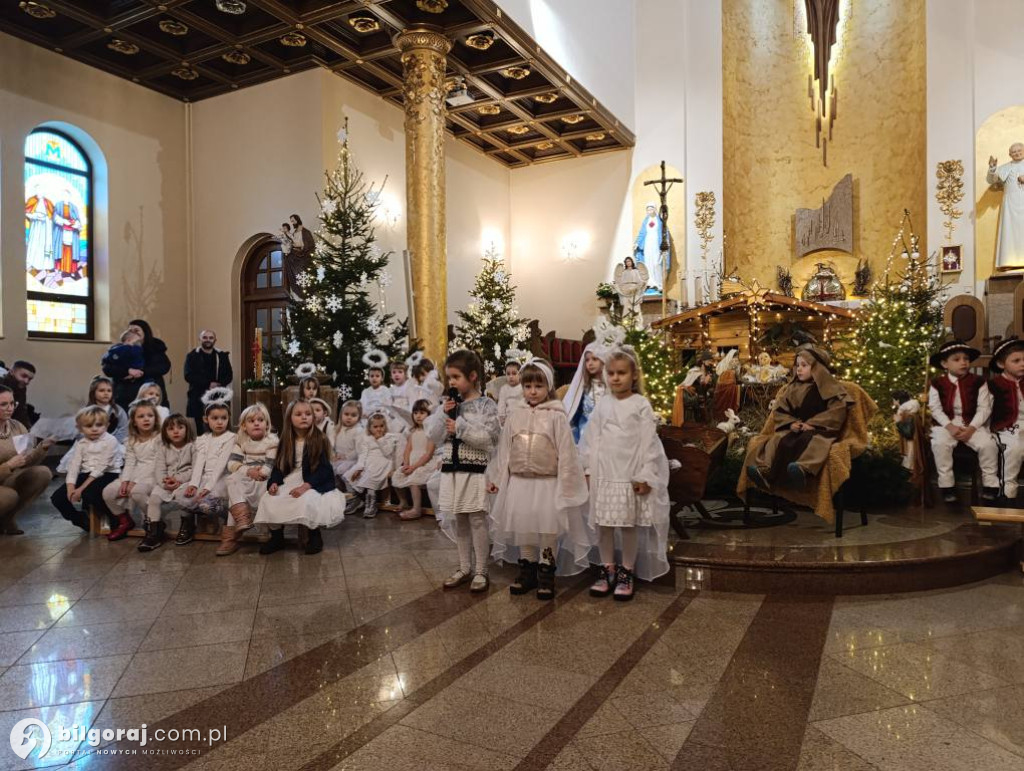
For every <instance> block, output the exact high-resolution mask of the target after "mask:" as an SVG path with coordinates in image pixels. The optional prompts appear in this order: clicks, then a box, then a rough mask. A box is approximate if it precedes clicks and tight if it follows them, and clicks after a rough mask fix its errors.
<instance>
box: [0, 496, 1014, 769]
mask: <svg viewBox="0 0 1024 771" xmlns="http://www.w3.org/2000/svg"><path fill="white" fill-rule="evenodd" d="M22 525H23V526H24V528H25V529H26V531H27V534H26V535H23V536H16V537H2V538H0V769H18V768H34V767H41V766H48V765H51V766H56V765H62V764H71V765H73V766H75V767H76V768H81V769H87V768H88V769H91V768H103V769H106V768H124V769H140V768H145V769H177V768H182V767H185V766H187V767H188V768H190V769H225V770H226V769H275V770H276V769H281V770H283V771H287V770H290V769H303V770H304V771H315V770H319V769H323V771H327V770H328V769H367V770H370V769H373V770H377V769H388V770H398V771H400V770H402V769H416V770H417V771H419V770H421V769H542V768H549V769H559V770H560V771H576V770H585V769H594V770H595V771H597V770H599V769H614V770H615V771H621V770H622V769H668V768H673V769H701V770H702V771H703V770H707V771H718V770H719V769H723V770H724V769H735V770H737V771H738V770H746V769H751V770H752V771H753V770H755V769H756V770H757V771H765V770H767V771H774V770H775V769H778V770H780V771H782V770H783V769H799V770H800V771H868V770H869V769H884V770H886V771H889V770H896V769H900V770H902V769H921V770H922V771H925V770H927V771H937V770H944V769H949V770H954V769H955V770H965V771H966V770H968V769H970V770H972V771H973V770H974V769H978V770H979V771H980V770H984V771H1010V770H1011V769H1015V770H1019V769H1024V576H1022V575H1021V574H1020V573H1018V572H1007V573H1005V574H1003V575H1001V576H998V577H996V578H994V579H990V580H988V581H985V582H982V583H978V584H972V585H968V586H964V587H960V588H956V589H947V590H941V591H935V592H926V593H919V594H913V595H890V596H871V597H841V598H833V597H787V596H780V595H743V594H726V593H715V592H709V591H701V590H699V589H694V588H689V589H687V588H684V587H683V582H682V581H681V580H680V581H679V587H678V588H677V586H676V585H675V583H674V579H673V580H672V581H662V582H660V583H658V584H657V585H642V586H641V588H640V591H639V594H638V596H637V598H636V600H635V601H634V602H632V603H616V602H613V601H611V600H608V599H605V600H599V599H592V598H590V597H589V596H588V594H587V586H588V580H587V578H586V577H585V576H580V577H576V578H567V579H564V580H560V593H559V596H558V598H557V599H556V600H555V601H554V602H552V603H541V602H539V601H537V600H536V599H535V598H534V597H532V596H526V597H511V596H510V595H509V593H508V591H507V590H506V586H507V584H508V582H509V580H510V578H511V571H510V570H509V569H507V568H506V569H496V570H494V571H493V573H492V578H493V585H492V588H491V590H490V591H489V592H488V593H486V594H483V595H472V594H470V593H469V592H468V590H465V589H460V590H455V591H451V592H444V591H442V590H441V589H440V582H441V579H442V578H443V577H444V576H445V575H446V574H447V573H448V572H449V571H450V569H451V567H452V562H453V559H454V549H453V547H452V545H451V544H450V543H449V542H448V541H447V540H446V539H445V537H444V536H443V535H442V534H440V533H439V532H438V531H437V529H436V525H435V524H434V522H433V521H432V520H420V521H418V522H411V523H400V522H397V521H396V520H395V518H394V517H393V516H389V515H382V516H381V517H380V518H379V519H377V520H375V521H368V520H363V519H351V520H347V521H346V522H344V523H343V524H342V525H341V526H339V527H338V528H337V529H335V530H334V531H332V532H330V533H328V534H327V535H326V537H325V541H326V547H325V549H324V551H323V553H322V554H320V555H317V556H305V555H304V554H301V553H300V552H299V551H297V550H288V551H286V552H282V553H278V554H275V555H272V556H271V557H260V556H259V555H258V554H256V551H255V547H253V546H248V547H246V548H245V549H243V551H241V552H239V553H238V554H236V555H234V556H232V557H228V558H216V557H215V556H214V553H213V552H214V548H215V544H212V543H195V544H192V545H190V546H187V547H175V546H174V545H173V544H169V545H167V546H164V547H163V548H161V549H159V550H157V551H156V552H153V553H151V554H140V553H138V552H137V551H136V548H135V547H136V545H137V541H135V540H127V541H122V542H119V543H108V542H107V541H106V540H103V539H89V538H87V537H85V536H82V535H80V534H78V533H77V532H76V531H73V530H72V528H71V527H70V526H68V525H67V524H66V523H65V522H64V521H63V520H61V519H60V518H59V517H58V516H57V515H56V514H55V513H53V512H52V511H51V510H50V509H49V507H48V505H43V504H37V505H36V506H35V507H33V509H32V511H31V512H29V513H28V514H27V515H25V516H23V517H22ZM29 718H33V719H36V720H38V721H41V722H43V723H44V724H46V725H47V726H48V727H49V729H50V731H51V735H52V739H53V744H52V747H51V749H50V750H49V752H48V753H47V754H46V755H45V756H44V757H43V758H41V759H40V758H38V757H37V755H38V753H35V752H34V753H32V754H30V755H29V757H28V759H27V760H21V759H20V758H19V757H18V756H17V755H16V754H15V753H14V752H12V751H11V749H10V747H9V746H8V742H7V736H8V734H9V733H10V732H11V731H12V728H13V727H14V726H15V725H16V724H18V723H19V722H20V721H23V720H25V719H29ZM142 724H145V725H146V730H147V736H148V742H147V744H146V745H145V746H144V747H140V743H139V741H133V740H132V737H125V736H122V737H121V739H120V740H118V738H117V736H116V734H106V736H105V735H104V733H103V730H104V729H110V730H111V731H114V730H116V729H133V728H138V727H140V726H141V725H142ZM73 725H74V726H82V727H83V730H84V729H96V731H95V734H92V735H86V736H85V737H83V736H81V735H78V734H72V735H70V736H69V735H67V732H66V731H65V732H64V733H62V732H61V731H60V728H61V727H62V726H63V727H65V729H66V728H67V727H68V726H73ZM189 729H195V730H197V731H199V732H200V735H198V736H185V737H182V738H180V739H179V740H177V741H172V740H171V739H169V738H168V739H166V740H165V741H163V742H159V741H157V740H156V739H155V738H154V737H155V735H156V734H157V733H158V732H172V731H175V730H177V731H186V730H189ZM34 730H38V729H34ZM214 732H216V735H214ZM162 735H163V734H162ZM172 735H173V734H172ZM93 745H96V746H93ZM132 752H134V753H136V754H134V755H132V754H127V753H132ZM144 752H152V753H155V754H145V755H144V754H143V753H144Z"/></svg>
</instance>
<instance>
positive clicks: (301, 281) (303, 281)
mask: <svg viewBox="0 0 1024 771" xmlns="http://www.w3.org/2000/svg"><path fill="white" fill-rule="evenodd" d="M295 280H296V282H298V285H299V286H301V287H303V288H306V287H308V286H309V285H310V284H312V283H313V277H312V276H311V275H310V274H309V271H308V270H304V271H302V273H300V274H299V277H298V278H297V279H295Z"/></svg>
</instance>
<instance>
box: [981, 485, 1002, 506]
mask: <svg viewBox="0 0 1024 771" xmlns="http://www.w3.org/2000/svg"><path fill="white" fill-rule="evenodd" d="M997 498H999V488H998V487H983V488H981V500H983V501H986V502H988V503H993V502H994V501H995V500H996V499H997Z"/></svg>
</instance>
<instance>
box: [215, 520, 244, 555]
mask: <svg viewBox="0 0 1024 771" xmlns="http://www.w3.org/2000/svg"><path fill="white" fill-rule="evenodd" d="M239 535H240V534H239V532H238V528H236V527H235V526H234V525H224V527H222V528H221V530H220V546H218V547H217V551H216V552H215V554H216V555H217V556H218V557H227V556H228V555H229V554H234V553H235V552H236V551H238V538H239Z"/></svg>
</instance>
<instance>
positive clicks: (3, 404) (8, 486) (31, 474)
mask: <svg viewBox="0 0 1024 771" xmlns="http://www.w3.org/2000/svg"><path fill="white" fill-rule="evenodd" d="M16 406H17V402H16V401H15V399H14V392H13V391H12V390H11V389H10V388H8V387H7V386H5V385H0V535H21V534H22V532H23V531H22V530H21V529H20V528H19V527H18V523H17V522H16V521H15V517H17V516H18V513H19V512H21V511H22V510H24V509H25V507H26V506H28V505H29V504H30V503H32V501H34V500H35V499H36V498H38V497H39V495H40V494H41V493H42V492H43V490H45V489H46V486H47V485H48V484H50V479H52V477H53V475H52V474H51V473H50V469H48V468H47V467H46V466H43V465H41V464H42V462H43V458H45V457H46V453H47V451H48V450H49V449H50V446H51V445H52V444H53V442H52V441H50V440H49V439H46V440H44V441H42V442H40V443H39V444H38V445H36V447H34V448H32V449H29V447H28V446H27V443H26V445H25V446H22V442H25V440H27V439H28V437H27V436H26V435H27V434H28V429H26V428H25V426H24V425H22V424H21V423H19V422H18V421H17V420H15V419H14V418H13V417H12V415H14V410H15V408H16ZM19 436H20V437H24V439H22V440H18V439H17V437H19Z"/></svg>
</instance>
